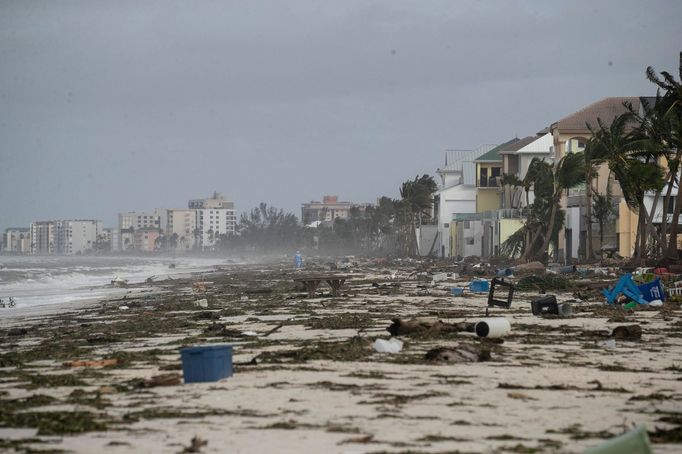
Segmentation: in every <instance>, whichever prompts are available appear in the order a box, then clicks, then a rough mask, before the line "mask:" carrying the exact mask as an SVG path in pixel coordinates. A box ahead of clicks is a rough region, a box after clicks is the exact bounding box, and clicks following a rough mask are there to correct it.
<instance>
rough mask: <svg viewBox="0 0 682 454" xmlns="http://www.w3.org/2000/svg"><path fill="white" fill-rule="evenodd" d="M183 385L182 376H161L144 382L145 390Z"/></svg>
mask: <svg viewBox="0 0 682 454" xmlns="http://www.w3.org/2000/svg"><path fill="white" fill-rule="evenodd" d="M180 384H182V376H181V375H180V374H161V375H155V376H153V377H152V378H150V379H148V380H145V381H144V387H145V388H155V387H157V386H178V385H180Z"/></svg>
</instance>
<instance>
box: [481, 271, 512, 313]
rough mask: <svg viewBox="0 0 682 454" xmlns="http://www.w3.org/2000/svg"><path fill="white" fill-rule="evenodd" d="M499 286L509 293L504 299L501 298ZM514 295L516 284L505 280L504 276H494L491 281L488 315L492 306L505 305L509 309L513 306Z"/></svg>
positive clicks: (486, 311)
mask: <svg viewBox="0 0 682 454" xmlns="http://www.w3.org/2000/svg"><path fill="white" fill-rule="evenodd" d="M499 288H502V289H504V290H506V292H507V294H506V296H505V297H504V299H500V298H499V291H498V293H497V294H496V293H495V291H496V290H497V289H499ZM513 297H514V284H512V283H511V282H508V281H505V280H504V278H501V277H494V278H493V280H492V282H491V283H490V292H489V293H488V307H486V310H485V314H486V316H487V315H488V309H489V308H491V307H503V308H505V309H509V308H510V307H511V303H512V298H513Z"/></svg>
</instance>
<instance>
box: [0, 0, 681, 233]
mask: <svg viewBox="0 0 682 454" xmlns="http://www.w3.org/2000/svg"><path fill="white" fill-rule="evenodd" d="M681 21H682V2H680V1H678V0H670V1H647V2H643V1H622V0H617V1H592V0H591V1H586V2H573V1H572V2H546V1H535V2H520V1H471V2H465V1H424V0H420V1H396V0H390V1H348V0H343V1H336V2H321V1H319V0H318V1H315V0H311V1H283V0H273V1H267V2H266V1H256V0H248V1H247V0H244V1H220V2H218V1H177V2H175V1H167V0H164V1H159V2H151V1H138V0H135V1H121V0H116V1H111V0H108V1H101V2H100V1H92V0H84V1H69V2H67V1H53V0H48V1H30V0H20V1H2V2H0V106H1V107H0V164H1V165H0V228H5V227H8V226H27V225H28V224H29V223H30V222H31V221H32V220H38V219H53V218H64V219H68V218H97V219H102V220H104V221H105V224H107V225H109V226H112V225H114V223H115V222H116V213H118V212H120V211H126V210H145V209H149V210H151V209H153V208H155V207H170V208H172V207H184V206H186V203H187V199H189V198H197V197H202V196H207V195H209V194H210V193H211V192H212V191H213V190H218V191H220V192H222V193H224V194H225V196H227V197H229V198H231V199H233V200H234V201H235V202H236V204H237V208H238V210H246V209H250V208H251V207H253V206H255V205H256V204H257V203H259V202H261V201H265V202H268V203H269V204H271V205H274V206H277V207H282V208H285V209H287V210H290V211H294V212H295V213H296V214H297V215H298V214H299V207H300V204H301V203H302V202H305V201H309V200H311V199H320V198H321V197H322V195H323V194H338V195H339V196H340V197H341V198H342V199H344V200H352V201H357V202H364V201H374V200H375V199H376V197H377V196H380V195H389V196H393V197H397V195H398V191H397V188H398V186H399V184H400V183H401V182H402V181H404V180H406V179H408V178H412V177H414V176H415V175H416V174H421V173H431V174H433V173H434V172H435V169H436V168H437V167H438V166H439V165H441V164H442V161H443V154H444V153H443V151H444V150H445V149H447V148H472V147H475V146H477V145H479V144H481V143H500V142H503V141H506V140H508V139H509V138H511V137H514V136H519V137H522V136H525V135H528V134H533V133H535V132H537V131H538V130H540V129H542V128H543V127H545V126H547V125H549V124H550V123H551V122H553V121H555V120H557V119H558V118H560V117H562V116H564V115H567V114H569V113H572V112H574V111H575V110H577V109H579V108H581V107H583V106H585V105H586V104H589V103H591V102H593V101H596V100H598V99H600V98H602V97H606V96H628V95H651V94H654V93H655V91H654V89H653V85H652V84H650V83H649V82H647V81H646V79H645V76H644V71H645V68H646V66H648V65H653V66H654V67H655V68H656V69H657V70H659V71H660V70H667V71H671V72H673V73H675V74H676V73H677V65H678V53H679V51H680V50H682V27H680V22H681Z"/></svg>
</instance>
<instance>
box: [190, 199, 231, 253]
mask: <svg viewBox="0 0 682 454" xmlns="http://www.w3.org/2000/svg"><path fill="white" fill-rule="evenodd" d="M196 216H197V217H196V219H197V221H196V226H197V227H196V229H197V235H196V242H197V244H198V245H199V246H200V247H201V248H202V249H207V248H212V247H213V246H215V244H216V242H217V241H218V239H219V238H220V237H221V236H222V235H233V234H234V233H235V229H236V224H237V217H236V214H235V211H234V210H233V209H228V208H206V209H201V210H196Z"/></svg>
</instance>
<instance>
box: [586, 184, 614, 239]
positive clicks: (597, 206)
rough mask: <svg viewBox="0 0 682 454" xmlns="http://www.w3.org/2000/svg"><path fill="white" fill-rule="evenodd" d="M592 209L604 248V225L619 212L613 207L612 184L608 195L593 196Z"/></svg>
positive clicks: (607, 189) (608, 185)
mask: <svg viewBox="0 0 682 454" xmlns="http://www.w3.org/2000/svg"><path fill="white" fill-rule="evenodd" d="M591 205H592V209H593V214H594V219H596V220H597V223H598V224H599V244H600V247H601V248H602V249H603V248H604V224H606V223H607V222H608V221H609V220H610V219H611V218H612V217H613V216H615V215H616V214H617V210H616V209H614V207H613V195H612V193H611V184H607V185H606V194H593V195H592V204H591Z"/></svg>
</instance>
